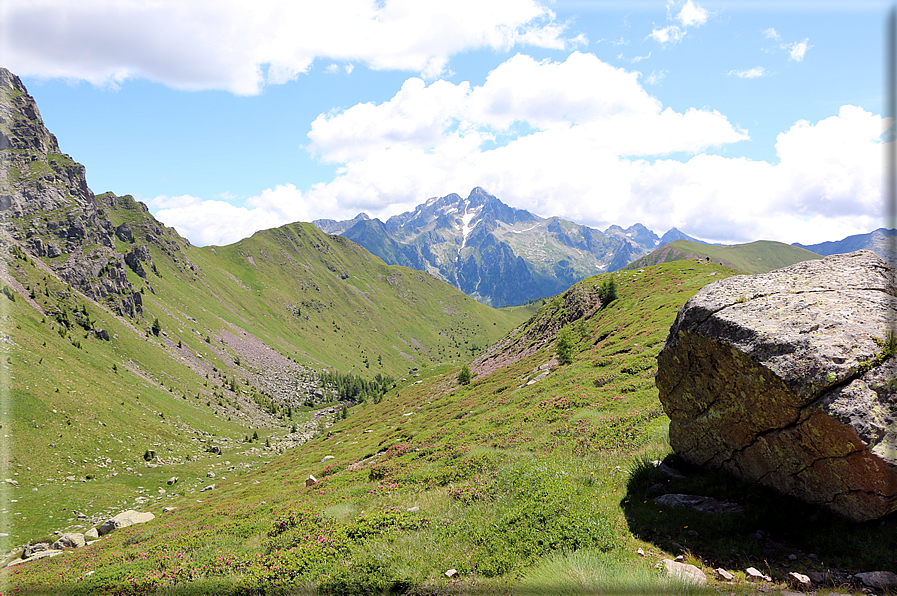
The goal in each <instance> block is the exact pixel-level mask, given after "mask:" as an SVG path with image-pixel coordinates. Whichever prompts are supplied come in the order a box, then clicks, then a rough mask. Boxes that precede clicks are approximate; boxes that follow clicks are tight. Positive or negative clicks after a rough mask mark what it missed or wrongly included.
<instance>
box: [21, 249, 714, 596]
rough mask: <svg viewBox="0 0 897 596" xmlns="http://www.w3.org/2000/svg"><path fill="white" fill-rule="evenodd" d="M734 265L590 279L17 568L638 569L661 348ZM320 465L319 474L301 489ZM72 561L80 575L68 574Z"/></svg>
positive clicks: (213, 584) (290, 572)
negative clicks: (585, 563) (323, 422)
mask: <svg viewBox="0 0 897 596" xmlns="http://www.w3.org/2000/svg"><path fill="white" fill-rule="evenodd" d="M245 248H246V247H244V249H245ZM216 250H219V251H220V249H216ZM234 250H236V249H234ZM256 263H257V264H258V260H256ZM731 273H732V271H731V270H729V269H725V268H722V267H720V266H718V265H713V264H706V265H702V266H699V267H696V269H695V270H688V269H685V268H683V267H682V265H681V264H678V263H673V264H667V265H662V266H660V267H656V268H651V269H650V270H648V271H646V272H645V273H631V272H623V273H617V274H614V278H615V280H616V282H617V285H618V288H619V295H620V297H619V299H618V300H617V301H615V302H613V303H611V304H610V305H609V306H608V307H606V308H604V309H600V310H599V309H598V306H599V303H598V302H597V293H596V292H597V290H596V286H597V283H598V281H599V280H600V277H601V276H599V278H590V279H588V280H585V281H584V282H582V283H580V284H577V286H576V287H574V288H572V289H571V290H570V291H569V292H567V293H565V294H564V295H563V296H559V297H556V298H555V299H553V300H550V301H548V302H547V303H546V304H545V305H544V306H543V308H542V309H541V310H540V311H539V313H538V314H537V315H535V316H534V317H533V318H532V319H531V320H530V321H529V323H527V325H526V326H524V327H522V328H520V329H519V330H518V331H517V332H516V333H515V334H514V335H512V336H509V337H508V340H507V341H506V342H504V343H503V344H500V346H499V347H498V348H496V349H493V350H491V351H489V352H487V353H486V354H485V355H484V357H483V358H481V359H479V360H477V361H475V362H474V363H473V366H472V369H473V372H474V375H475V376H474V379H473V382H472V383H471V384H470V385H468V386H465V387H461V386H458V384H457V381H456V376H457V372H458V368H457V366H450V365H443V366H441V367H436V368H433V369H430V370H428V371H426V372H425V373H424V375H423V376H422V377H421V378H420V379H408V380H407V381H405V382H402V383H400V384H399V386H398V387H397V388H396V389H395V390H392V391H390V392H389V393H388V394H387V395H386V396H385V397H384V398H383V400H382V401H381V402H380V403H376V404H375V403H371V402H368V403H365V404H364V405H362V406H359V407H356V408H353V410H352V412H351V413H350V415H349V417H348V419H346V420H344V421H342V422H339V423H338V424H336V425H335V426H333V427H332V428H331V429H330V433H329V434H328V435H327V436H323V435H322V436H319V437H318V438H315V439H313V440H312V441H311V442H309V443H307V444H306V445H304V446H303V447H302V448H301V449H295V450H291V451H289V452H287V453H285V454H284V455H282V456H280V457H279V458H277V459H276V460H274V461H271V462H270V463H268V464H266V465H264V466H263V467H261V468H258V469H257V470H254V471H252V472H249V473H248V474H246V475H244V476H242V477H240V478H239V479H236V478H235V479H232V480H227V481H222V482H221V483H220V484H219V487H218V488H217V489H215V490H214V491H210V492H207V493H204V494H203V495H202V496H201V497H199V496H197V495H195V494H187V495H185V496H184V498H183V499H180V500H177V501H174V504H176V505H177V506H178V510H177V511H176V512H174V513H170V514H165V515H164V516H161V517H160V518H159V519H157V520H156V521H155V522H153V523H151V524H148V525H147V526H144V527H135V528H131V529H126V530H122V531H120V532H117V533H115V534H113V535H112V536H110V537H109V538H105V539H104V540H103V541H102V542H101V543H99V544H97V545H94V546H92V547H89V549H87V550H84V551H80V552H79V551H73V552H72V553H71V555H69V556H67V557H66V559H65V560H64V562H63V561H62V560H59V561H57V560H56V559H53V560H50V561H47V562H41V563H40V564H38V565H28V566H27V567H24V568H23V567H19V568H17V569H16V570H15V571H12V572H10V575H9V576H8V577H9V580H10V581H11V582H12V585H15V586H25V587H32V588H36V587H38V586H40V585H47V584H53V585H54V589H56V590H59V589H63V588H65V589H72V590H78V589H83V590H89V591H102V590H103V589H112V590H114V589H120V588H123V587H124V586H137V588H134V589H135V590H136V589H138V588H139V589H143V588H147V589H149V588H152V587H154V586H155V587H159V586H165V585H175V586H177V585H181V584H180V583H179V582H181V581H184V580H188V579H189V581H190V582H191V585H194V586H195V587H197V589H198V588H199V587H204V589H208V590H209V593H212V592H216V591H217V592H218V593H229V592H233V591H238V590H239V589H257V588H261V587H267V589H269V590H270V589H271V588H272V586H277V585H282V586H285V585H291V586H297V585H298V586H301V585H303V582H315V581H321V580H323V581H324V582H325V584H326V583H327V582H331V583H332V585H333V586H339V585H346V584H352V583H353V582H354V583H355V584H358V585H364V586H366V587H367V588H372V587H376V586H380V587H384V586H388V585H395V586H397V587H402V586H405V587H409V586H412V585H413V586H418V587H422V586H430V588H432V589H433V590H439V589H442V588H439V586H447V585H450V584H452V583H453V581H455V582H460V583H461V585H463V586H469V587H473V588H476V587H481V588H490V589H491V588H495V587H500V586H510V585H523V584H519V582H520V581H523V582H524V584H526V585H533V582H535V584H538V582H540V581H544V573H548V574H549V576H551V574H552V573H560V572H551V571H550V570H549V571H545V570H544V569H542V567H541V566H537V567H535V568H534V567H532V565H533V564H535V563H536V562H537V561H541V560H542V558H543V557H544V556H548V555H550V554H551V553H559V552H560V551H563V550H564V549H569V548H577V549H585V550H584V551H583V552H588V553H592V555H589V556H591V557H593V558H597V559H600V560H601V561H604V562H605V563H606V564H607V565H610V566H611V567H613V565H615V564H618V563H619V562H620V561H624V562H626V563H627V564H631V565H634V566H635V567H636V568H641V567H639V565H641V564H640V563H639V562H638V560H637V559H636V558H635V557H634V556H633V555H632V553H633V552H634V550H635V548H636V546H637V545H642V546H646V547H650V545H645V544H644V543H642V542H640V541H639V540H637V539H636V538H635V537H634V536H633V535H632V533H631V532H630V531H629V530H628V528H627V523H626V520H625V518H624V516H623V513H622V505H623V500H624V496H625V493H626V486H627V473H628V470H629V469H630V468H631V466H632V465H633V462H635V461H637V460H639V458H642V457H650V458H653V457H661V456H662V455H663V454H664V452H665V449H666V447H665V435H666V419H665V417H664V416H663V415H662V412H661V410H660V406H659V403H658V402H657V399H656V389H655V388H654V385H653V374H654V366H655V364H654V362H655V361H654V357H655V356H656V354H657V353H658V351H659V350H660V348H661V346H662V344H663V342H664V340H665V338H666V334H667V331H668V329H669V325H670V324H671V322H672V320H673V317H674V316H675V313H676V311H677V309H678V308H679V307H680V306H681V304H682V303H684V301H685V300H686V299H687V298H688V297H689V296H690V295H692V294H693V293H694V292H695V291H697V289H698V288H699V287H701V286H702V285H704V284H705V283H708V282H709V281H712V280H714V279H720V278H721V277H723V276H725V275H729V274H731ZM250 283H251V281H250ZM564 324H569V325H570V327H571V328H572V329H573V331H574V333H575V337H576V349H575V359H574V363H573V364H571V365H569V366H560V365H558V364H557V361H556V359H555V358H554V349H553V338H554V336H555V334H556V332H557V330H558V329H559V328H560V327H561V326H562V325H564ZM546 370H550V372H549V374H547V375H546V376H543V377H540V375H541V374H542V373H544V372H545V371H546ZM533 381H535V382H533ZM325 456H332V457H333V459H330V460H326V461H325V460H324V458H325ZM309 474H313V475H314V476H315V477H317V478H319V479H322V482H321V484H319V485H317V486H315V487H313V488H305V485H304V480H305V478H306V477H307V476H308V475H309ZM197 499H200V500H201V501H202V503H199V504H197V502H196V501H197ZM412 507H419V510H418V511H415V512H408V511H406V509H408V508H412ZM150 510H152V511H155V512H156V513H160V512H159V511H158V506H156V507H150ZM287 511H293V512H294V514H293V516H292V518H290V515H289V514H288V513H287ZM302 512H304V513H302ZM291 519H292V521H290V520H291ZM278 520H280V521H278ZM306 535H307V536H306ZM309 537H314V538H309ZM316 540H317V542H316ZM330 547H332V549H331V548H330ZM91 549H92V550H91ZM291 549H296V550H291ZM308 550H310V551H311V552H313V553H314V556H313V557H311V559H309V558H308V556H307V555H306V554H304V552H305V551H308ZM654 551H655V552H659V551H657V550H656V549H654ZM334 553H336V554H334ZM144 556H146V557H147V558H146V559H144V558H143V557H144ZM548 560H549V559H546V561H548ZM60 564H64V565H65V566H66V576H67V577H78V578H84V579H83V580H81V579H79V580H73V581H69V582H65V581H63V582H61V583H60V580H59V576H57V573H58V570H59V569H60V568H59V565H60ZM546 564H547V563H546ZM553 564H554V565H560V567H561V569H566V567H565V565H567V563H564V562H560V563H558V562H557V561H555V563H553ZM450 568H455V569H457V570H458V571H459V572H460V575H459V577H458V578H456V579H455V580H449V579H447V578H446V577H445V576H444V575H443V572H444V571H446V570H448V569H450ZM539 569H542V571H539V573H542V574H543V575H539V573H536V570H539ZM89 570H94V571H95V572H94V573H93V574H92V575H90V576H89V577H86V576H85V575H84V574H85V573H86V572H87V571H89ZM528 570H530V571H528ZM162 572H164V575H159V574H160V573H162ZM527 573H530V574H531V575H527ZM643 573H645V574H646V575H647V577H649V579H650V578H651V577H653V574H651V573H650V570H649V567H644V568H643ZM532 574H535V575H532ZM521 578H522V579H521ZM540 578H541V579H540ZM527 582H529V583H527ZM328 585H330V584H328ZM241 586H242V587H243V588H240V587H241ZM182 587H183V586H182ZM430 588H427V589H430ZM333 589H334V590H336V591H337V592H339V591H338V590H337V588H336V587H334V588H333ZM425 591H426V590H425ZM340 593H341V592H340Z"/></svg>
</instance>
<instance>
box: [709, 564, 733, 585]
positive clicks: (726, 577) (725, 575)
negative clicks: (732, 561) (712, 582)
mask: <svg viewBox="0 0 897 596" xmlns="http://www.w3.org/2000/svg"><path fill="white" fill-rule="evenodd" d="M713 573H715V574H716V577H717V578H719V579H720V580H721V581H724V582H730V581H734V580H735V576H734V575H732V574H731V573H729V572H728V571H726V570H725V569H723V568H722V567H719V568H717V569H714V570H713Z"/></svg>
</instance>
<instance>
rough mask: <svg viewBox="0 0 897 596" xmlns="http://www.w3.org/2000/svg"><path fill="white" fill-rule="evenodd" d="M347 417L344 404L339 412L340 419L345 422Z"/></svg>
mask: <svg viewBox="0 0 897 596" xmlns="http://www.w3.org/2000/svg"><path fill="white" fill-rule="evenodd" d="M348 417H349V408H347V407H346V404H343V410H342V411H341V412H340V418H342V419H343V420H345V419H346V418H348Z"/></svg>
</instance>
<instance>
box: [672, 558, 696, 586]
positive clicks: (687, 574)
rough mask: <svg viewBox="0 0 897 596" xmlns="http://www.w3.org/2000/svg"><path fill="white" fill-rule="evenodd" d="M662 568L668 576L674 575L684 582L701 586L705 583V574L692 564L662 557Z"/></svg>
mask: <svg viewBox="0 0 897 596" xmlns="http://www.w3.org/2000/svg"><path fill="white" fill-rule="evenodd" d="M663 568H664V571H665V572H666V574H667V575H668V576H670V577H675V578H676V579H679V580H681V581H683V582H685V583H689V584H695V585H697V586H703V585H705V584H706V583H707V576H706V575H704V572H703V571H701V570H700V569H698V568H697V567H695V566H694V565H689V564H688V563H678V562H676V561H673V560H672V559H664V560H663Z"/></svg>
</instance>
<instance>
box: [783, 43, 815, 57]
mask: <svg viewBox="0 0 897 596" xmlns="http://www.w3.org/2000/svg"><path fill="white" fill-rule="evenodd" d="M809 41H810V40H809V38H808V39H804V40H803V41H796V42H794V43H792V44H790V45H788V46H784V49H787V50H788V57H789V58H791V59H792V60H794V61H795V62H800V61H801V60H803V59H804V56H805V55H806V54H807V50H809V49H810V48H812V47H813V46H811V45H809Z"/></svg>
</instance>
